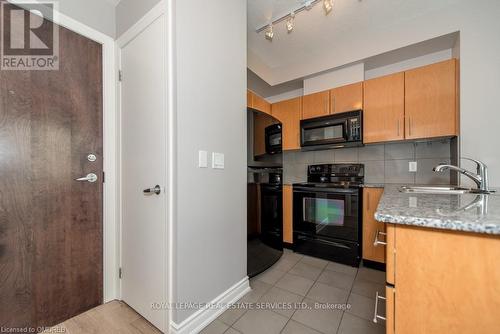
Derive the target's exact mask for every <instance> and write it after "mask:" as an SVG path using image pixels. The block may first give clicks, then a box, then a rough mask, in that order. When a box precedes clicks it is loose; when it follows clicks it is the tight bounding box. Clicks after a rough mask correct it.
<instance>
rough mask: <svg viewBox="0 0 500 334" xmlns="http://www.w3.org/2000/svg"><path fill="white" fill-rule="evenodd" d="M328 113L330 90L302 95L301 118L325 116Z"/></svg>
mask: <svg viewBox="0 0 500 334" xmlns="http://www.w3.org/2000/svg"><path fill="white" fill-rule="evenodd" d="M329 113H330V91H325V92H319V93H314V94H309V95H305V96H304V97H302V119H308V118H314V117H320V116H326V115H328V114H329Z"/></svg>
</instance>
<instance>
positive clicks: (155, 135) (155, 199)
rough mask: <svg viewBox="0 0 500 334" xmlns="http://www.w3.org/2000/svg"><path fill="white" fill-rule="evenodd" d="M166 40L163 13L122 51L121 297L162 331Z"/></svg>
mask: <svg viewBox="0 0 500 334" xmlns="http://www.w3.org/2000/svg"><path fill="white" fill-rule="evenodd" d="M166 38H167V37H166V32H165V18H164V15H162V16H161V17H159V18H157V19H156V20H155V21H154V22H153V23H152V24H150V25H149V26H148V27H147V28H146V29H145V30H143V31H142V32H141V33H140V34H139V35H137V36H136V37H135V38H134V39H133V40H131V41H130V42H129V43H128V44H127V45H126V46H124V47H123V48H122V49H121V69H122V71H123V76H122V82H121V171H122V173H121V195H122V196H121V199H122V203H121V208H122V210H121V212H122V230H121V233H122V235H121V241H122V243H121V266H122V281H121V290H122V291H121V293H122V299H123V301H125V302H126V303H127V304H128V305H130V306H131V307H132V308H134V309H135V310H136V311H137V312H138V313H139V314H141V315H142V316H143V317H144V318H146V319H147V320H149V321H150V322H151V323H152V324H154V325H155V326H156V327H158V328H159V329H160V330H162V331H163V332H166V328H167V323H166V319H167V315H166V314H167V311H166V310H165V309H163V310H155V309H154V308H153V307H152V303H162V302H167V277H166V268H167V256H166V249H167V229H166V195H165V189H164V186H165V183H166V149H167V145H166V97H165V96H166V60H165V59H166V57H165V55H166V50H165V48H166ZM157 185H158V186H160V190H161V192H160V193H159V194H155V193H154V192H149V193H145V192H144V189H148V188H154V187H155V186H157Z"/></svg>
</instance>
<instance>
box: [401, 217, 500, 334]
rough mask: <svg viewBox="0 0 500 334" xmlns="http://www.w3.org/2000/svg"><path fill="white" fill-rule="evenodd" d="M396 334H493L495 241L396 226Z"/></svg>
mask: <svg viewBox="0 0 500 334" xmlns="http://www.w3.org/2000/svg"><path fill="white" fill-rule="evenodd" d="M396 256H397V263H396V285H395V289H396V295H395V297H396V298H395V301H396V304H395V308H396V317H395V321H396V330H395V332H396V333H405V334H413V333H415V334H420V333H426V334H441V333H454V334H455V333H462V334H466V333H481V334H483V333H492V334H493V333H498V332H499V329H500V316H499V310H500V269H499V266H498V259H499V258H500V238H499V237H498V236H497V235H494V236H489V235H486V234H474V233H462V232H453V231H447V230H437V229H431V228H419V227H414V226H403V225H398V226H397V229H396Z"/></svg>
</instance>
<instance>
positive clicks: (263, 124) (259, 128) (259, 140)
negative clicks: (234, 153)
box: [253, 112, 274, 156]
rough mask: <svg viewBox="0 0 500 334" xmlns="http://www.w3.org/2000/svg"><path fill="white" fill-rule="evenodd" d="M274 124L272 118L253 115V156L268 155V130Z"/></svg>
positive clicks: (263, 115)
mask: <svg viewBox="0 0 500 334" xmlns="http://www.w3.org/2000/svg"><path fill="white" fill-rule="evenodd" d="M273 123H274V122H273V119H272V118H271V117H269V116H267V115H265V114H260V113H256V112H254V113H253V154H254V155H255V156H258V155H262V154H265V153H266V128H267V127H268V126H270V125H272V124H273Z"/></svg>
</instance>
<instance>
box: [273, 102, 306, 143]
mask: <svg viewBox="0 0 500 334" xmlns="http://www.w3.org/2000/svg"><path fill="white" fill-rule="evenodd" d="M272 114H273V116H274V117H275V118H277V119H278V120H279V121H280V122H281V123H282V125H283V138H282V142H283V150H297V149H299V148H300V118H301V115H302V97H297V98H294V99H290V100H285V101H281V102H277V103H274V104H273V105H272Z"/></svg>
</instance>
